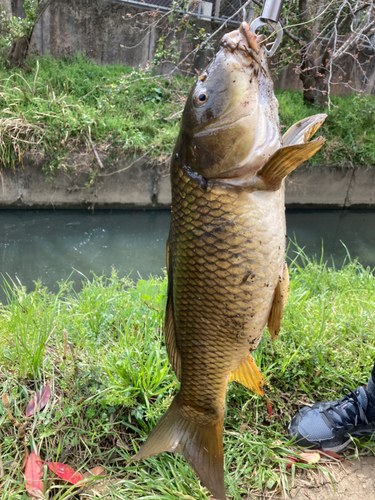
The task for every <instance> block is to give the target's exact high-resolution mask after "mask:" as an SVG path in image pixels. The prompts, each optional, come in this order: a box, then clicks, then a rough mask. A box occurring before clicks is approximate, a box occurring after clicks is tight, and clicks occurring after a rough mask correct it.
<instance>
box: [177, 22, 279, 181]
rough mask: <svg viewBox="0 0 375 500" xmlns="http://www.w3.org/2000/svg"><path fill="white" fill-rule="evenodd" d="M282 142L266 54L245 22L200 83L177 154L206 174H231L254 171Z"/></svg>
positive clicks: (188, 109)
mask: <svg viewBox="0 0 375 500" xmlns="http://www.w3.org/2000/svg"><path fill="white" fill-rule="evenodd" d="M258 41H259V38H258ZM280 145H281V136H280V127H279V119H278V102H277V100H276V97H275V95H274V93H273V84H272V79H271V76H270V73H269V70H268V66H267V56H266V53H265V50H264V48H263V47H262V46H259V44H258V43H257V37H256V35H253V34H252V33H250V30H249V26H248V24H247V23H242V24H241V26H240V28H239V29H237V30H235V31H233V32H231V33H228V34H226V35H225V36H224V37H223V39H222V41H221V48H220V50H219V51H218V53H217V54H216V56H215V58H214V60H213V61H212V62H211V64H210V65H209V66H208V67H207V69H206V70H205V71H204V72H203V74H202V75H201V76H200V77H199V78H198V80H197V82H196V83H195V85H194V87H193V89H192V91H191V93H190V95H189V97H188V99H187V102H186V105H185V109H184V113H183V118H182V124H181V130H180V135H179V140H178V141H177V145H176V150H175V153H178V156H179V158H181V160H182V161H183V162H184V164H185V165H187V166H188V167H189V168H190V169H192V170H193V171H195V172H197V173H198V174H200V175H201V176H203V177H204V178H207V179H215V178H232V177H241V176H243V175H246V176H249V175H251V174H252V173H254V175H255V174H256V172H257V171H258V170H259V169H260V168H261V167H262V166H263V165H264V163H265V162H266V161H267V160H268V158H269V157H270V156H271V154H272V153H273V152H274V151H275V150H276V149H278V148H279V147H280Z"/></svg>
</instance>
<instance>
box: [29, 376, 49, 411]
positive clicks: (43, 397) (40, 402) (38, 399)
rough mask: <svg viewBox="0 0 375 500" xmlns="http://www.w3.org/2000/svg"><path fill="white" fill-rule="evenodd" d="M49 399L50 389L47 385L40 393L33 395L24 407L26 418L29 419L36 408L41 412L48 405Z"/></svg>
mask: <svg viewBox="0 0 375 500" xmlns="http://www.w3.org/2000/svg"><path fill="white" fill-rule="evenodd" d="M50 397H51V389H50V388H49V385H48V384H47V385H45V386H44V387H43V389H42V390H41V391H38V392H37V393H36V394H35V396H34V397H33V399H31V400H30V401H29V404H28V405H27V407H26V417H31V415H33V414H34V412H35V409H36V408H37V409H39V410H42V409H43V408H44V407H45V406H46V404H47V403H48V401H49V398H50ZM35 403H36V405H35ZM35 406H36V408H35Z"/></svg>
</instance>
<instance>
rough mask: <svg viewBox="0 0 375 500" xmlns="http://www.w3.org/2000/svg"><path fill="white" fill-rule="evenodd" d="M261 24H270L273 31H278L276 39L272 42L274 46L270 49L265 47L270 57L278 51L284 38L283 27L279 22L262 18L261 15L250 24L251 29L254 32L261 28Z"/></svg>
mask: <svg viewBox="0 0 375 500" xmlns="http://www.w3.org/2000/svg"><path fill="white" fill-rule="evenodd" d="M260 26H270V27H271V28H272V29H273V31H274V32H275V33H276V39H275V41H274V42H273V44H272V47H271V48H270V49H269V50H268V49H267V47H265V48H264V49H265V51H266V54H267V56H268V57H271V56H273V54H274V53H275V52H276V50H277V49H278V48H279V45H280V43H281V40H282V39H283V27H282V26H281V24H280V23H279V22H277V23H275V22H273V21H270V20H268V19H262V18H261V17H257V18H256V19H254V21H253V22H252V23H251V24H250V31H251V32H252V33H255V31H256V30H257V29H258V28H260Z"/></svg>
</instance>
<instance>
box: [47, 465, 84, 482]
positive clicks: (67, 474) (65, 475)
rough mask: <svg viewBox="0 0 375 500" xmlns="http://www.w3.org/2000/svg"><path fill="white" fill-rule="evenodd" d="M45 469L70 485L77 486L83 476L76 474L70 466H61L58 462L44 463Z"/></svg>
mask: <svg viewBox="0 0 375 500" xmlns="http://www.w3.org/2000/svg"><path fill="white" fill-rule="evenodd" d="M45 463H46V464H47V467H48V468H49V469H50V470H51V471H52V472H54V473H55V474H56V475H57V476H59V477H60V478H61V479H64V480H65V481H68V482H69V483H71V484H77V483H79V482H80V481H82V479H83V476H82V474H81V473H80V472H76V471H75V470H74V469H73V468H72V467H70V465H66V464H61V463H60V462H45Z"/></svg>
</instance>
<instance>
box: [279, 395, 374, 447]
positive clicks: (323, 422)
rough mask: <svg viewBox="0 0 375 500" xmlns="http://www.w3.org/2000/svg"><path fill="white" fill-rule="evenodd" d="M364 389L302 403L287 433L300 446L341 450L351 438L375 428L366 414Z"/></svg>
mask: <svg viewBox="0 0 375 500" xmlns="http://www.w3.org/2000/svg"><path fill="white" fill-rule="evenodd" d="M367 405H368V398H367V393H366V391H365V389H364V388H363V387H358V389H356V390H355V391H350V393H349V394H346V395H345V396H344V397H343V398H341V399H338V400H337V401H327V402H324V403H315V404H314V405H313V406H311V407H309V406H305V407H304V408H302V410H300V411H299V412H298V413H297V415H296V416H295V417H294V418H293V420H292V421H291V422H290V424H289V428H288V434H289V436H290V438H295V443H296V444H298V445H299V446H303V447H306V448H312V449H320V450H325V451H328V450H330V451H340V450H342V449H344V448H345V447H346V446H347V445H348V444H349V443H350V441H351V439H350V436H353V437H359V436H365V435H369V434H373V433H374V432H375V422H369V421H368V418H367V416H366V410H367Z"/></svg>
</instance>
